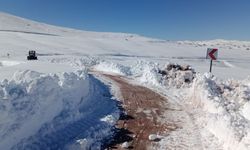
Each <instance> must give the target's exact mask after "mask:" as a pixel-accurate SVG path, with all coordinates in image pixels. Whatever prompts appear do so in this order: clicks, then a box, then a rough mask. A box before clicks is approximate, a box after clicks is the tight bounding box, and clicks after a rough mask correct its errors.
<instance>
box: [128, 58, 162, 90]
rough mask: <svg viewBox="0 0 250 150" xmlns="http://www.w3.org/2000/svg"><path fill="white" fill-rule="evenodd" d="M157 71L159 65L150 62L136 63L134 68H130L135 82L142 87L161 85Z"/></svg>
mask: <svg viewBox="0 0 250 150" xmlns="http://www.w3.org/2000/svg"><path fill="white" fill-rule="evenodd" d="M158 70H159V64H157V63H152V62H144V61H138V62H137V63H136V65H135V66H131V71H132V73H133V75H134V76H135V77H136V80H137V81H139V82H140V83H141V84H144V85H151V86H160V85H161V76H160V74H159V73H158Z"/></svg>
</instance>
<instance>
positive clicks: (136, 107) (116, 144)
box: [104, 74, 177, 150]
mask: <svg viewBox="0 0 250 150" xmlns="http://www.w3.org/2000/svg"><path fill="white" fill-rule="evenodd" d="M104 76H105V77H107V78H109V79H111V80H113V81H114V82H116V83H117V85H118V86H119V88H120V93H121V96H122V100H121V103H122V109H124V112H125V113H124V114H123V115H121V117H120V119H119V121H118V122H117V125H116V128H117V132H116V135H115V136H114V139H113V141H112V142H111V143H110V144H109V145H108V146H107V149H122V148H121V144H122V143H123V142H129V143H130V147H129V149H136V150H145V149H147V148H148V147H149V146H153V145H154V144H156V143H157V140H155V141H150V140H149V139H148V137H149V135H150V134H159V135H163V134H164V133H166V132H168V131H172V130H175V129H176V128H177V127H176V125H174V124H171V123H169V124H168V123H163V121H161V119H162V118H164V116H163V114H164V111H165V110H166V103H167V100H166V99H165V98H164V97H162V96H161V95H160V94H158V93H156V92H154V91H152V90H150V89H148V88H146V87H142V86H138V85H132V84H130V83H128V82H127V81H126V80H125V79H123V78H122V77H121V76H114V75H107V74H105V75H104ZM159 140H160V139H159Z"/></svg>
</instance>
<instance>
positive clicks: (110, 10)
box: [0, 0, 250, 40]
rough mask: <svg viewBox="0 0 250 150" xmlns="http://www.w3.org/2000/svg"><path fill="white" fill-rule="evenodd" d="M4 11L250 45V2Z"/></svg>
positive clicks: (86, 4) (35, 2)
mask: <svg viewBox="0 0 250 150" xmlns="http://www.w3.org/2000/svg"><path fill="white" fill-rule="evenodd" d="M0 11H3V12H7V13H11V14H14V15H17V16H21V17H25V18H29V19H32V20H36V21H40V22H45V23H48V24H53V25H59V26H65V27H71V28H77V29H82V30H92V31H110V32H128V33H138V34H140V35H145V36H150V37H156V38H161V39H166V40H206V39H235V40H250V0H0Z"/></svg>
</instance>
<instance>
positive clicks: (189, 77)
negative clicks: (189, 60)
mask: <svg viewBox="0 0 250 150" xmlns="http://www.w3.org/2000/svg"><path fill="white" fill-rule="evenodd" d="M159 73H160V74H162V76H163V85H164V86H166V87H171V88H172V87H177V88H181V87H186V86H189V85H190V83H191V82H192V81H193V79H194V77H195V72H194V70H193V69H192V68H191V67H190V66H188V65H183V66H181V65H178V64H168V65H167V66H166V67H165V69H163V70H159Z"/></svg>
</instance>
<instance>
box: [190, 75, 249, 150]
mask: <svg viewBox="0 0 250 150" xmlns="http://www.w3.org/2000/svg"><path fill="white" fill-rule="evenodd" d="M249 83H250V81H249V80H246V81H235V80H228V81H226V82H223V81H220V80H218V79H217V78H215V77H214V76H213V75H211V74H205V75H197V78H196V79H195V80H194V82H193V85H192V88H190V90H189V93H191V95H190V99H189V100H188V101H189V102H190V104H191V105H192V106H193V107H194V108H197V109H201V112H200V114H199V115H196V121H197V123H198V124H199V126H201V127H203V128H205V129H206V130H208V131H209V132H211V133H212V134H213V135H214V136H215V137H217V138H218V139H219V141H220V142H221V143H223V146H224V148H225V149H231V150H234V149H241V150H243V149H250V120H249V114H247V113H248V111H249V110H248V109H249V104H250V101H249V100H250V94H249V93H250V89H249Z"/></svg>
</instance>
